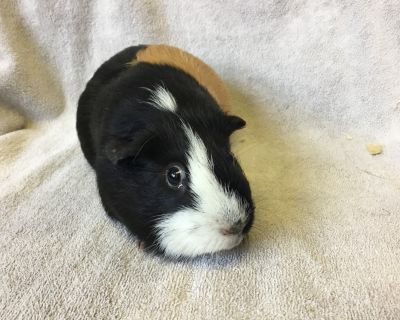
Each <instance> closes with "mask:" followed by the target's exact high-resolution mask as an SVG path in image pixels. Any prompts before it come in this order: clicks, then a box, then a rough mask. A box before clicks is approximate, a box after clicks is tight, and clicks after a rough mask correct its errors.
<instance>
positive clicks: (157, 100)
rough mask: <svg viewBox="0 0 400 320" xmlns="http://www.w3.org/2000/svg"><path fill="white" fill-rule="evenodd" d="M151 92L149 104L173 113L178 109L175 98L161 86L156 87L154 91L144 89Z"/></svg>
mask: <svg viewBox="0 0 400 320" xmlns="http://www.w3.org/2000/svg"><path fill="white" fill-rule="evenodd" d="M145 89H146V90H148V91H150V92H151V95H150V99H149V100H150V101H149V103H150V104H151V105H152V106H153V107H155V108H157V109H159V110H167V111H172V112H175V111H176V109H177V108H178V106H177V104H176V101H175V98H174V96H173V95H172V93H171V92H169V91H168V90H167V89H166V88H164V87H163V86H161V85H158V86H157V87H156V88H155V89H154V90H151V89H148V88H145Z"/></svg>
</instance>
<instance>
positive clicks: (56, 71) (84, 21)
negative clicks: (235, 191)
mask: <svg viewBox="0 0 400 320" xmlns="http://www.w3.org/2000/svg"><path fill="white" fill-rule="evenodd" d="M140 43H144V44H148V43H169V44H172V45H175V46H178V47H181V48H183V49H186V50H188V51H190V52H192V53H193V54H195V55H197V56H198V57H200V58H202V59H203V60H204V61H206V62H207V63H209V64H210V65H211V66H213V67H214V68H215V69H216V70H217V71H218V72H219V73H220V75H221V76H222V77H223V78H224V79H225V80H226V82H227V83H228V86H229V88H230V90H231V92H232V95H233V98H234V101H235V104H234V107H233V109H234V111H235V113H237V114H239V115H241V116H242V117H244V118H245V119H246V120H247V122H248V127H247V128H246V129H244V130H242V131H240V132H237V133H236V134H235V136H234V138H233V144H234V149H235V150H236V152H237V154H238V157H239V159H240V160H241V163H242V165H243V167H244V169H245V172H246V173H247V175H248V177H249V180H250V182H251V185H252V189H253V192H254V198H255V202H256V206H257V212H256V215H257V218H256V223H255V226H254V229H253V231H252V233H251V236H250V238H249V241H248V242H246V243H245V244H244V245H243V246H241V247H240V248H238V249H237V250H234V251H231V252H227V253H224V254H218V255H214V256H212V257H203V258H199V259H196V260H194V261H190V262H186V263H174V262H169V261H164V260H161V259H159V258H154V257H151V256H148V255H146V254H143V253H142V252H140V251H139V250H138V248H137V247H136V245H135V240H134V239H133V238H132V237H131V236H130V235H129V234H128V233H127V232H126V231H125V230H124V229H123V228H122V227H120V226H119V225H116V224H114V223H112V222H111V221H110V220H109V219H108V218H107V217H106V215H105V213H104V211H103V209H102V207H101V205H100V202H99V197H98V195H97V191H96V185H95V179H94V174H93V171H92V170H91V169H90V167H89V165H88V164H87V163H86V161H85V160H84V158H83V156H82V154H81V151H80V149H79V146H78V140H77V136H76V132H75V112H76V103H77V99H78V97H79V94H80V93H81V91H82V90H83V88H84V86H85V83H86V81H87V80H88V79H89V78H90V77H91V75H92V74H93V72H94V70H95V69H96V68H97V67H98V66H99V64H100V63H101V62H103V61H104V60H105V59H107V58H108V57H110V56H111V55H113V54H114V53H116V52H117V51H119V50H120V49H122V48H124V47H126V46H130V45H135V44H140ZM0 132H1V136H0V319H7V320H9V319H16V318H18V319H399V318H400V5H399V2H398V0H386V1H363V0H356V1H323V0H309V1H301V0H299V1H297V0H296V1H280V0H275V1H274V0H268V1H241V0H237V1H215V0H201V1H192V2H190V1H184V0H178V1H175V0H174V1H167V0H148V1H110V0H96V1H94V0H93V1H73V0H65V1H46V0H18V1H16V0H1V1H0ZM368 143H378V144H381V145H382V146H383V153H381V154H379V155H376V156H372V155H370V154H369V153H368V151H367V149H366V144H368Z"/></svg>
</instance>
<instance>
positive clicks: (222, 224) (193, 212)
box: [156, 125, 247, 257]
mask: <svg viewBox="0 0 400 320" xmlns="http://www.w3.org/2000/svg"><path fill="white" fill-rule="evenodd" d="M183 129H184V131H185V133H186V136H187V137H188V140H189V142H190V147H189V151H188V154H187V157H188V169H189V177H190V188H191V190H192V192H193V194H194V196H195V200H196V202H197V204H196V206H195V208H183V209H181V210H180V211H178V212H176V213H173V214H172V215H171V216H168V217H167V218H165V219H164V220H162V221H160V222H159V223H158V224H157V226H156V228H157V231H158V237H159V243H160V246H161V248H162V249H164V251H165V253H166V254H167V255H170V256H188V257H193V256H196V255H200V254H205V253H212V252H216V251H220V250H227V249H231V248H233V247H235V246H236V245H238V244H239V243H240V242H241V241H242V239H243V236H242V235H240V234H238V235H223V234H222V233H221V229H223V228H229V227H230V226H231V225H232V224H234V223H235V222H236V221H238V220H242V221H245V219H246V209H247V208H246V204H245V201H243V200H241V199H239V198H238V197H237V196H236V195H235V194H234V193H232V192H229V191H228V190H227V189H226V188H225V187H224V186H222V185H221V184H220V183H219V182H218V180H217V178H216V177H215V174H214V172H213V162H212V159H209V157H208V155H207V149H206V146H205V145H204V143H203V141H202V140H201V138H200V137H199V136H198V135H197V134H196V133H195V132H193V130H192V129H191V128H190V127H188V126H186V125H183Z"/></svg>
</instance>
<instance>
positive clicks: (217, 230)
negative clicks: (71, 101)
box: [76, 45, 254, 258]
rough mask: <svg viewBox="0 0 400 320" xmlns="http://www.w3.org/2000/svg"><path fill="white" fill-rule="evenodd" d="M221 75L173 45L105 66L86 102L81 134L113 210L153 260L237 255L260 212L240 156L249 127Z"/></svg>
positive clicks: (125, 55) (147, 48) (136, 49)
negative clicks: (242, 132)
mask: <svg viewBox="0 0 400 320" xmlns="http://www.w3.org/2000/svg"><path fill="white" fill-rule="evenodd" d="M229 105H230V102H229V95H228V93H227V90H226V88H225V86H224V84H223V82H222V80H221V79H220V78H219V77H218V75H217V74H216V73H215V72H214V71H213V70H212V69H211V68H210V67H209V66H208V65H206V64H205V63H204V62H202V61H201V60H199V59H198V58H196V57H194V56H193V55H191V54H189V53H187V52H185V51H183V50H180V49H178V48H175V47H171V46H167V45H140V46H132V47H129V48H126V49H124V50H123V51H121V52H119V53H118V54H116V55H115V56H113V57H112V58H110V59H109V60H108V61H106V62H104V63H103V64H102V65H101V66H100V68H99V69H98V70H97V71H96V72H95V73H94V75H93V77H92V78H91V79H90V81H89V82H88V83H87V85H86V88H85V90H84V92H83V93H82V95H81V96H80V98H79V102H78V110H77V123H76V125H77V131H78V137H79V141H80V144H81V148H82V151H83V153H84V155H85V157H86V159H87V161H88V162H89V164H90V165H91V166H92V167H93V169H94V171H95V173H96V178H97V186H98V191H99V194H100V197H101V200H102V204H103V206H104V209H105V211H106V212H107V213H108V215H109V216H111V217H113V218H115V219H117V220H119V221H120V222H121V223H123V224H124V225H125V226H126V227H127V228H128V229H129V230H130V231H131V232H132V233H133V234H134V235H135V236H136V237H137V238H138V240H139V241H140V243H141V244H143V246H144V247H145V248H146V249H147V250H148V251H151V252H155V253H159V254H161V255H165V256H168V257H172V258H181V257H184V258H190V257H195V256H197V255H202V254H207V253H214V252H217V251H220V250H228V249H231V248H233V247H235V246H237V245H238V244H239V243H240V242H241V241H242V239H243V238H244V236H245V235H246V234H247V233H248V232H249V230H250V228H251V226H252V223H253V219H254V204H253V200H252V196H251V190H250V186H249V182H248V180H247V179H246V177H245V175H244V173H243V171H242V169H241V167H240V165H239V163H238V160H237V159H236V158H235V156H234V155H233V154H232V152H231V146H230V136H231V134H232V133H233V132H234V131H235V130H238V129H240V128H242V127H244V126H245V124H246V123H245V121H244V120H243V119H241V118H240V117H238V116H234V115H231V114H229V112H228V111H229Z"/></svg>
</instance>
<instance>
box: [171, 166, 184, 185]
mask: <svg viewBox="0 0 400 320" xmlns="http://www.w3.org/2000/svg"><path fill="white" fill-rule="evenodd" d="M184 179H185V171H184V170H183V168H182V167H181V166H180V165H177V164H174V165H172V166H170V167H168V169H167V172H166V180H167V184H168V186H170V187H171V188H173V189H180V188H181V187H183V180H184Z"/></svg>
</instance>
